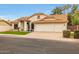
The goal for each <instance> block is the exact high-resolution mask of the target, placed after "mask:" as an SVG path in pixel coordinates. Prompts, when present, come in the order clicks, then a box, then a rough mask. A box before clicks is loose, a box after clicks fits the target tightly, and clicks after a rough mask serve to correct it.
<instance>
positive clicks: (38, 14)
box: [28, 13, 48, 19]
mask: <svg viewBox="0 0 79 59" xmlns="http://www.w3.org/2000/svg"><path fill="white" fill-rule="evenodd" d="M35 15H37V16H40V15H44V16H48V15H46V14H44V13H35V14H33V15H32V16H30V17H29V18H28V19H30V18H31V17H33V16H35Z"/></svg>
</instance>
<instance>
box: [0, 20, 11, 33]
mask: <svg viewBox="0 0 79 59" xmlns="http://www.w3.org/2000/svg"><path fill="white" fill-rule="evenodd" d="M10 30H12V26H11V25H10V24H9V23H8V22H7V21H5V20H3V19H0V32H2V31H10Z"/></svg>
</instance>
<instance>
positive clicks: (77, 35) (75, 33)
mask: <svg viewBox="0 0 79 59" xmlns="http://www.w3.org/2000/svg"><path fill="white" fill-rule="evenodd" d="M74 38H76V39H79V31H75V32H74Z"/></svg>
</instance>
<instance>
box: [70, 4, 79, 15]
mask: <svg viewBox="0 0 79 59" xmlns="http://www.w3.org/2000/svg"><path fill="white" fill-rule="evenodd" d="M77 9H78V5H77V4H74V5H73V6H72V8H71V13H72V14H74V11H76V10H77Z"/></svg>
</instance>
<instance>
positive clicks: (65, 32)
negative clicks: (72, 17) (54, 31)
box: [63, 30, 70, 38]
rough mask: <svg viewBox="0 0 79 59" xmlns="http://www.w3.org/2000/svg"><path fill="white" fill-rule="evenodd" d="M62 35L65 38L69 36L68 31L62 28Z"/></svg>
mask: <svg viewBox="0 0 79 59" xmlns="http://www.w3.org/2000/svg"><path fill="white" fill-rule="evenodd" d="M63 37H65V38H70V31H68V30H64V31H63Z"/></svg>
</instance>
